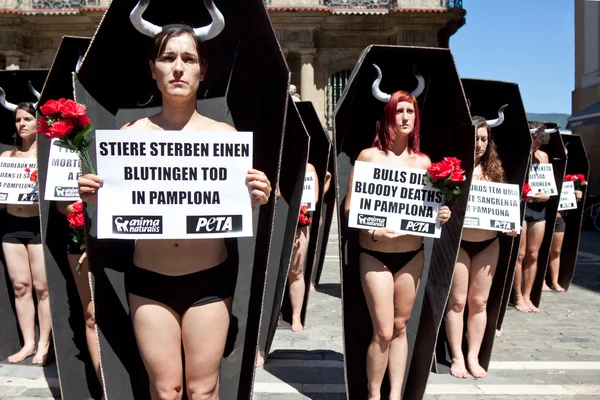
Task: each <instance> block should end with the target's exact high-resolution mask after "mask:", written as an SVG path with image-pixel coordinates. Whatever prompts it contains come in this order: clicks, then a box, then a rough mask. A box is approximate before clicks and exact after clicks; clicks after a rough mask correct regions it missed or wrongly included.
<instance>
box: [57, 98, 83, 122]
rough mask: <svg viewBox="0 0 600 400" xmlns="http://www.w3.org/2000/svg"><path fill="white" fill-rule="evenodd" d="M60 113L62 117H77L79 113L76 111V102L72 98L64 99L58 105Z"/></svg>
mask: <svg viewBox="0 0 600 400" xmlns="http://www.w3.org/2000/svg"><path fill="white" fill-rule="evenodd" d="M60 113H61V114H62V116H63V117H64V118H77V117H79V113H78V112H77V103H76V102H74V101H73V100H66V101H65V102H64V103H63V104H62V105H61V107H60Z"/></svg>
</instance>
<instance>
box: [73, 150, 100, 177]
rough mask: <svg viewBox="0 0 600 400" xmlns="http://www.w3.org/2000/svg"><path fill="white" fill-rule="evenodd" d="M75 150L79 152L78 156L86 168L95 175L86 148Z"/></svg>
mask: <svg viewBox="0 0 600 400" xmlns="http://www.w3.org/2000/svg"><path fill="white" fill-rule="evenodd" d="M77 152H78V153H79V158H81V162H82V163H83V165H84V166H85V167H86V169H87V170H88V171H90V172H91V173H92V174H94V175H96V170H95V169H94V165H93V164H92V160H91V158H90V154H89V153H88V151H87V149H83V150H77Z"/></svg>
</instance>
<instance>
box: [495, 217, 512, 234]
mask: <svg viewBox="0 0 600 400" xmlns="http://www.w3.org/2000/svg"><path fill="white" fill-rule="evenodd" d="M490 225H491V226H492V228H496V229H502V230H507V231H511V230H513V229H515V223H514V222H508V221H496V220H493V219H492V220H490Z"/></svg>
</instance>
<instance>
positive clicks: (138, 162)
mask: <svg viewBox="0 0 600 400" xmlns="http://www.w3.org/2000/svg"><path fill="white" fill-rule="evenodd" d="M96 144H97V145H96V159H97V166H98V175H99V176H101V177H102V178H103V179H104V184H103V186H102V188H101V189H100V190H98V238H100V239H108V238H116V239H200V238H228V237H243V236H252V204H251V198H250V191H249V189H248V186H247V185H246V176H247V174H248V170H249V169H251V168H252V133H251V132H188V131H130V130H127V131H116V130H115V131H113V130H99V131H96Z"/></svg>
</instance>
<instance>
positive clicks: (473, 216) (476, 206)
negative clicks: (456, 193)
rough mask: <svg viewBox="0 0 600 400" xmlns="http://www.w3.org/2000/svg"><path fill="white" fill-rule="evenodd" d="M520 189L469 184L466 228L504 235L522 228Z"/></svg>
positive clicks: (495, 185)
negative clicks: (498, 232)
mask: <svg viewBox="0 0 600 400" xmlns="http://www.w3.org/2000/svg"><path fill="white" fill-rule="evenodd" d="M520 203H521V198H520V191H519V185H511V184H507V183H496V182H487V181H478V180H473V181H471V190H469V201H468V202H467V212H466V214H465V223H464V227H465V228H477V229H485V230H489V231H500V232H507V231H511V230H513V229H517V230H518V229H519V227H520V226H521V206H520Z"/></svg>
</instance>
